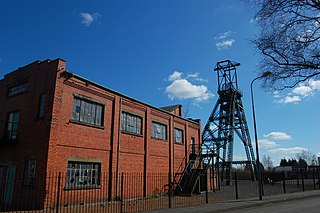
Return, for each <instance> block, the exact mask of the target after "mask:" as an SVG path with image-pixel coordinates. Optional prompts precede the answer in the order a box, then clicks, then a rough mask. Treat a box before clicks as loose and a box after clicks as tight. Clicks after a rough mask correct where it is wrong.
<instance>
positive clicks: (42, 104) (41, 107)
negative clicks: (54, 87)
mask: <svg viewBox="0 0 320 213" xmlns="http://www.w3.org/2000/svg"><path fill="white" fill-rule="evenodd" d="M46 101H47V94H46V93H42V94H41V95H40V96H39V102H38V112H37V118H38V119H43V118H44V117H45V112H46Z"/></svg>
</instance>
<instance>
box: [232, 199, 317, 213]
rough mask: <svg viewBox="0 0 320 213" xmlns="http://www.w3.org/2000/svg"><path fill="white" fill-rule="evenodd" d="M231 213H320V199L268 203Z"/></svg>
mask: <svg viewBox="0 0 320 213" xmlns="http://www.w3.org/2000/svg"><path fill="white" fill-rule="evenodd" d="M228 212H230V213H257V212H259V213H319V212H320V197H309V198H302V199H300V200H291V201H285V202H280V203H268V204H265V205H262V206H257V207H252V208H244V209H241V210H234V211H228Z"/></svg>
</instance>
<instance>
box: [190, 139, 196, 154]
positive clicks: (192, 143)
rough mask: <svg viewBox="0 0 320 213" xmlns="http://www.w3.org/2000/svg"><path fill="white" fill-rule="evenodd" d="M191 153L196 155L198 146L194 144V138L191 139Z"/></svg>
mask: <svg viewBox="0 0 320 213" xmlns="http://www.w3.org/2000/svg"><path fill="white" fill-rule="evenodd" d="M190 143H191V152H192V154H194V153H196V144H195V143H194V137H191V142H190Z"/></svg>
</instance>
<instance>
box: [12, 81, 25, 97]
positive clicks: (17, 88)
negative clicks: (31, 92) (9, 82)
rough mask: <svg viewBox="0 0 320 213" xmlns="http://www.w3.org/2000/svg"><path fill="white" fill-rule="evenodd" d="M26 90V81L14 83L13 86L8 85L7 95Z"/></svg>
mask: <svg viewBox="0 0 320 213" xmlns="http://www.w3.org/2000/svg"><path fill="white" fill-rule="evenodd" d="M26 91H27V82H24V83H21V84H18V85H15V86H13V87H10V88H9V89H8V96H9V97H11V96H14V95H18V94H20V93H23V92H26Z"/></svg>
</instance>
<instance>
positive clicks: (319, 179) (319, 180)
mask: <svg viewBox="0 0 320 213" xmlns="http://www.w3.org/2000/svg"><path fill="white" fill-rule="evenodd" d="M317 176H318V184H319V189H320V175H319V168H317Z"/></svg>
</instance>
